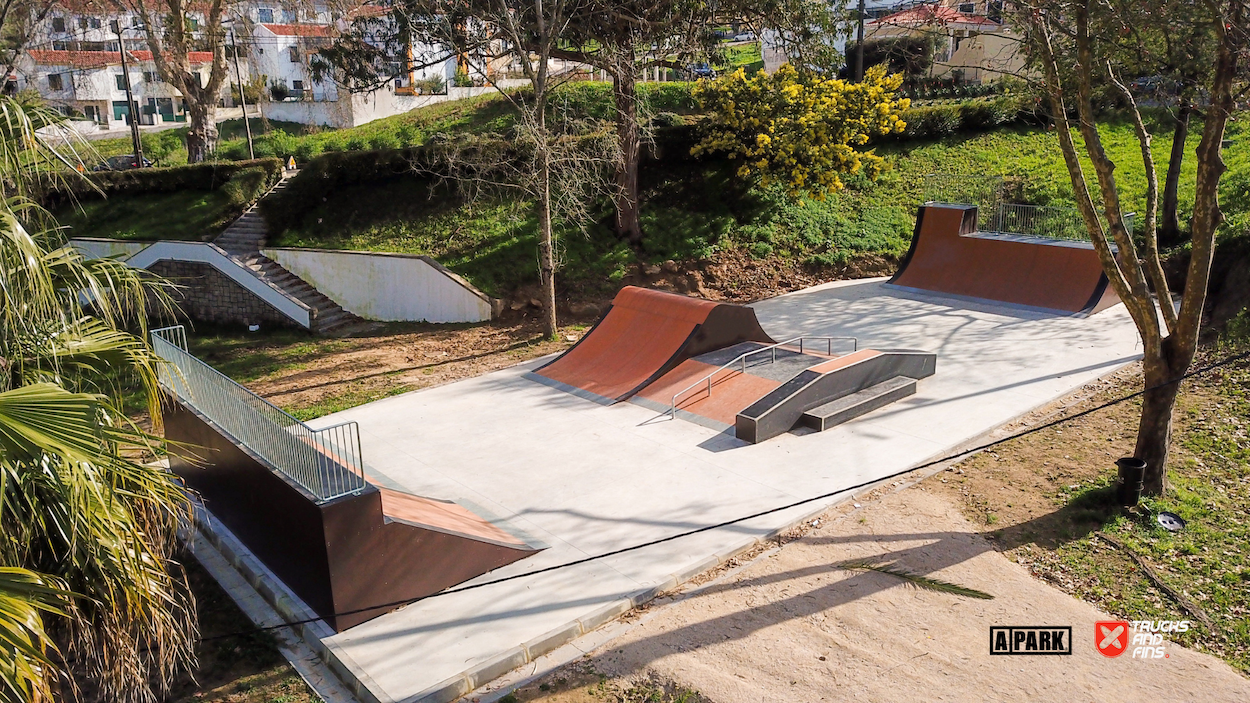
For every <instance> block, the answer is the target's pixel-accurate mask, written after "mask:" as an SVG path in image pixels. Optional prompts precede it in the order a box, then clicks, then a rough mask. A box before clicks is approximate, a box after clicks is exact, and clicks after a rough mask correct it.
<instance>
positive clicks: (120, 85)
mask: <svg viewBox="0 0 1250 703" xmlns="http://www.w3.org/2000/svg"><path fill="white" fill-rule="evenodd" d="M113 79H114V80H115V81H116V82H117V89H118V90H125V89H126V74H124V73H118V74H117V75H115V76H113Z"/></svg>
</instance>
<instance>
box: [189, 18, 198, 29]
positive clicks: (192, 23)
mask: <svg viewBox="0 0 1250 703" xmlns="http://www.w3.org/2000/svg"><path fill="white" fill-rule="evenodd" d="M199 28H200V21H199V20H197V19H195V18H194V17H188V18H187V31H189V32H194V31H195V30H197V29H199Z"/></svg>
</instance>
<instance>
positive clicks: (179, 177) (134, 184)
mask: <svg viewBox="0 0 1250 703" xmlns="http://www.w3.org/2000/svg"><path fill="white" fill-rule="evenodd" d="M247 169H259V170H260V171H261V172H262V173H264V174H265V178H264V181H265V183H276V182H277V181H278V179H279V178H281V177H282V161H281V160H279V159H256V160H255V161H210V162H206V163H200V164H187V165H186V166H171V167H168V168H139V169H131V170H128V171H103V172H100V173H91V174H87V176H86V179H75V180H73V181H71V182H70V184H69V186H70V188H69V191H66V190H64V189H61V188H56V189H52V190H48V191H45V192H44V193H43V195H42V198H41V200H42V202H43V203H44V204H45V205H46V206H48V207H55V206H56V205H57V204H59V203H60V202H62V201H63V200H64V199H66V198H67V197H69V196H71V195H72V196H73V197H75V198H77V199H79V200H89V199H92V198H96V197H100V191H103V195H105V196H111V195H117V194H127V195H139V194H143V193H169V192H173V191H176V190H217V189H218V188H221V187H222V186H224V185H225V184H226V183H227V182H228V181H230V180H231V179H232V178H234V177H235V175H236V174H238V173H239V172H240V171H243V170H247ZM250 177H251V176H249V178H250ZM87 179H89V180H90V181H91V183H95V185H96V186H97V187H98V188H99V190H98V191H97V190H96V189H95V188H92V187H91V184H90V183H88V182H87ZM240 187H242V186H240Z"/></svg>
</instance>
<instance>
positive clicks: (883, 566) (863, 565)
mask: <svg viewBox="0 0 1250 703" xmlns="http://www.w3.org/2000/svg"><path fill="white" fill-rule="evenodd" d="M838 567H839V568H843V569H850V570H852V571H876V572H878V573H882V574H889V575H891V576H897V577H898V578H901V579H903V580H904V581H906V582H907V583H910V584H911V585H913V586H915V587H917V588H923V589H925V590H928V591H938V592H940V593H953V594H954V595H957V596H964V597H966V598H980V599H982V600H993V598H994V596H993V595H991V594H989V593H986V592H985V591H978V590H977V589H975V588H969V587H967V586H960V585H959V584H957V583H951V582H950V581H943V580H941V579H935V578H932V577H929V576H925V575H923V574H917V573H915V572H914V571H909V570H907V569H904V568H903V567H901V566H897V565H895V564H890V563H879V562H872V561H867V560H857V561H847V562H843V563H841V564H839V565H838Z"/></svg>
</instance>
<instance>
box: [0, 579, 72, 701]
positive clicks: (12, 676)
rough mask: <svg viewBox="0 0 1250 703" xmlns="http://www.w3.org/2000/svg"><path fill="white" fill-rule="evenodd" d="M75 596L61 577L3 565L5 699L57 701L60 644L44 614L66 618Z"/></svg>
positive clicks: (0, 635)
mask: <svg viewBox="0 0 1250 703" xmlns="http://www.w3.org/2000/svg"><path fill="white" fill-rule="evenodd" d="M73 595H74V594H73V593H71V592H69V591H67V590H66V589H65V588H64V585H63V584H62V583H61V582H60V581H59V580H58V579H55V578H50V577H47V576H41V575H39V574H36V573H34V572H33V571H29V570H27V569H20V568H14V567H0V652H2V653H3V656H0V701H3V702H4V703H10V702H12V703H26V702H27V701H40V700H51V699H52V695H53V690H52V688H53V683H54V681H55V672H56V665H55V662H54V661H53V660H52V657H51V656H49V653H50V652H55V651H56V645H55V644H54V643H53V642H52V641H51V639H50V638H49V637H48V633H47V630H46V628H45V627H44V623H43V615H44V614H50V615H59V616H64V615H66V612H67V610H68V606H69V604H70V598H71V597H72V596H73Z"/></svg>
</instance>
